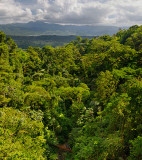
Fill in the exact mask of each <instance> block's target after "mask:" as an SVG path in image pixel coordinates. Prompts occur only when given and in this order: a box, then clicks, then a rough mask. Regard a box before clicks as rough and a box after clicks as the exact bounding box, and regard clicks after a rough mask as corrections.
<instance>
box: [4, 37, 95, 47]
mask: <svg viewBox="0 0 142 160" xmlns="http://www.w3.org/2000/svg"><path fill="white" fill-rule="evenodd" d="M7 37H11V38H12V39H13V40H14V41H15V43H16V44H17V45H18V47H19V48H22V49H27V48H28V47H29V46H32V47H43V46H45V45H51V46H52V47H56V46H63V45H64V44H67V43H69V42H71V41H73V40H75V39H76V37H77V36H74V35H70V36H57V35H41V36H12V35H8V36H7ZM82 38H83V39H85V38H88V39H92V38H94V36H82Z"/></svg>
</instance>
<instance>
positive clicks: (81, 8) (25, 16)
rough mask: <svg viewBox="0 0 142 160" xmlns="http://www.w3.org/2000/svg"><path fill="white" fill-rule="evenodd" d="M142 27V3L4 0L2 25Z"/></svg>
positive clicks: (136, 0) (0, 16)
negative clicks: (34, 22)
mask: <svg viewBox="0 0 142 160" xmlns="http://www.w3.org/2000/svg"><path fill="white" fill-rule="evenodd" d="M37 20H42V21H45V22H48V23H61V24H77V25H83V24H89V25H115V26H130V25H134V24H138V25H142V0H0V24H7V23H17V22H22V23H26V22H29V21H37Z"/></svg>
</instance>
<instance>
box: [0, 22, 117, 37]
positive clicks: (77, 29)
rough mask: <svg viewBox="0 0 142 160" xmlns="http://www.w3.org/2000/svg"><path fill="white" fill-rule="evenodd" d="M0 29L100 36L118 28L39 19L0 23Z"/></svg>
mask: <svg viewBox="0 0 142 160" xmlns="http://www.w3.org/2000/svg"><path fill="white" fill-rule="evenodd" d="M0 30H1V31H3V32H4V33H5V34H8V35H20V36H24V35H25V36H29V35H32V36H34V35H37V36H38V35H60V36H61V35H62V36H66V35H75V36H100V35H104V34H107V35H113V34H114V33H116V32H117V31H118V30H119V27H116V26H89V25H84V26H77V25H59V24H49V23H44V22H41V21H36V22H29V23H13V24H1V25H0Z"/></svg>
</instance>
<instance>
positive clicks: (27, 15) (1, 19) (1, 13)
mask: <svg viewBox="0 0 142 160" xmlns="http://www.w3.org/2000/svg"><path fill="white" fill-rule="evenodd" d="M32 19H33V15H32V12H31V10H30V8H22V6H21V5H20V3H16V2H15V1H14V0H0V23H14V22H24V21H25V22H27V21H29V20H32Z"/></svg>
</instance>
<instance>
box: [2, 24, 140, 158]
mask: <svg viewBox="0 0 142 160" xmlns="http://www.w3.org/2000/svg"><path fill="white" fill-rule="evenodd" d="M141 76H142V26H132V27H130V28H129V29H128V30H120V31H119V32H118V33H117V34H115V35H113V36H112V37H110V36H107V35H106V36H101V37H98V38H94V39H91V40H88V39H81V37H77V38H76V40H74V41H72V42H70V43H68V44H67V45H65V46H63V47H56V48H53V47H51V46H44V47H43V48H39V47H29V48H28V49H27V50H26V51H23V50H22V49H18V48H17V45H16V44H15V42H14V41H13V40H12V39H11V38H6V35H5V34H4V33H3V32H0V157H1V159H9V160H10V159H11V160H12V159H14V160H19V159H33V160H36V159H41V160H42V159H47V160H56V159H58V157H59V154H61V155H62V159H66V160H71V159H74V160H141V159H142V78H141ZM59 144H60V145H61V144H67V145H68V146H70V148H71V150H72V153H70V152H61V151H60V150H59V148H60V147H59Z"/></svg>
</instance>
